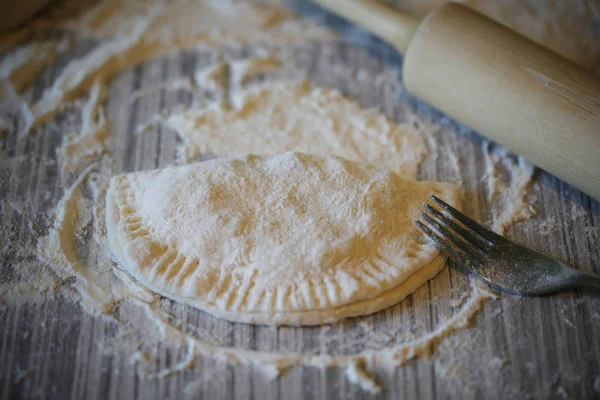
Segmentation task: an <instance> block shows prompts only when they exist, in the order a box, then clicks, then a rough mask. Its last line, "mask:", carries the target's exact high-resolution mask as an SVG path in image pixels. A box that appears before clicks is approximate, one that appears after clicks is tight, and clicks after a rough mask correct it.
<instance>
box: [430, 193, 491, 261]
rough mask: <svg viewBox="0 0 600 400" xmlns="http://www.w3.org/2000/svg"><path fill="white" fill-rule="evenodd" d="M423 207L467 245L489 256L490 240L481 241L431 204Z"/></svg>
mask: <svg viewBox="0 0 600 400" xmlns="http://www.w3.org/2000/svg"><path fill="white" fill-rule="evenodd" d="M423 207H425V209H426V210H427V211H429V213H430V214H432V215H433V216H434V217H435V218H436V219H437V220H438V221H440V222H441V223H442V224H446V225H447V226H449V227H450V228H451V229H452V230H453V231H454V232H456V233H457V234H458V235H459V236H460V237H462V238H463V239H464V240H465V241H466V242H467V243H469V244H470V245H472V246H473V247H475V248H476V249H478V250H481V251H482V252H483V253H484V254H488V252H489V250H490V245H491V243H489V242H490V241H489V240H487V239H483V240H482V239H479V237H478V236H475V235H473V234H472V233H471V232H469V231H467V230H466V229H465V228H463V227H462V226H460V225H458V224H457V223H456V222H454V221H453V220H451V219H450V218H448V217H446V216H445V215H444V214H442V213H441V212H440V211H438V210H437V209H435V208H434V207H433V206H431V205H430V204H427V203H425V204H423Z"/></svg>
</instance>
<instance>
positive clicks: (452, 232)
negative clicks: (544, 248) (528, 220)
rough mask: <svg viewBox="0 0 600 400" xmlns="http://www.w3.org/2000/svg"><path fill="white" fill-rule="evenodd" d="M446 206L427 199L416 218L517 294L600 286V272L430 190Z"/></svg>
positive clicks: (457, 255)
mask: <svg viewBox="0 0 600 400" xmlns="http://www.w3.org/2000/svg"><path fill="white" fill-rule="evenodd" d="M429 198H430V199H431V200H432V201H433V202H434V203H435V204H437V205H438V206H439V207H440V209H441V211H440V210H438V209H436V208H434V207H433V206H431V205H430V204H428V203H425V204H424V207H425V210H426V211H421V218H422V219H423V221H424V222H425V223H423V222H421V221H419V220H415V224H416V225H417V226H418V227H419V229H421V231H423V233H425V234H426V235H427V236H428V237H429V238H430V239H431V240H433V241H434V242H435V243H436V244H437V245H438V246H440V247H442V248H443V249H444V250H446V251H447V252H448V254H449V256H450V257H452V258H453V259H454V260H455V261H456V262H457V266H458V267H463V268H464V269H465V270H466V271H467V272H470V273H472V274H474V275H475V276H476V277H478V278H479V279H481V280H483V281H484V282H486V283H487V284H489V285H490V286H492V287H495V288H498V289H500V290H504V291H506V292H509V293H513V294H522V295H541V294H547V293H553V292H557V291H560V290H564V289H572V288H576V287H592V288H596V289H600V276H598V275H594V274H589V273H586V272H582V271H579V270H576V269H573V268H571V267H569V266H568V265H566V264H565V263H563V262H562V261H559V260H556V259H554V258H552V257H550V256H547V255H545V254H542V253H540V252H537V251H535V250H531V249H528V248H527V247H524V246H521V245H520V244H517V243H515V242H513V241H511V240H508V239H506V238H505V237H503V236H500V235H498V234H496V233H494V232H492V231H490V230H488V229H486V228H484V227H483V226H481V225H480V224H478V223H477V222H475V221H473V220H472V219H470V218H468V217H467V216H465V215H464V214H462V213H461V212H459V211H458V210H456V209H455V208H454V207H452V206H451V205H449V204H448V203H446V202H444V201H442V200H441V199H439V198H437V197H436V196H434V195H432V194H430V195H429Z"/></svg>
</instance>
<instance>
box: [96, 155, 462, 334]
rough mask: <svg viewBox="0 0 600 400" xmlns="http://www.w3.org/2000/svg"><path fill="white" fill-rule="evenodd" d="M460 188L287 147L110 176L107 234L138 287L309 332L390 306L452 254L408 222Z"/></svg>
mask: <svg viewBox="0 0 600 400" xmlns="http://www.w3.org/2000/svg"><path fill="white" fill-rule="evenodd" d="M428 193H434V194H436V195H437V196H439V197H441V198H443V199H446V200H447V201H450V202H456V195H457V190H456V187H455V186H454V185H451V184H445V183H435V182H417V181H411V180H404V179H402V178H400V177H398V176H397V175H396V174H394V173H393V172H389V171H387V170H382V169H378V168H374V167H371V166H367V165H362V164H358V163H354V162H350V161H347V160H345V159H342V158H337V157H319V156H314V155H308V154H303V153H294V152H288V153H284V154H281V155H276V156H256V155H249V156H246V157H242V158H228V159H215V160H211V161H205V162H201V163H197V164H190V165H185V166H178V167H168V168H165V169H161V170H154V171H144V172H135V173H131V174H125V175H118V176H115V177H113V178H112V180H111V182H110V187H109V190H108V193H107V230H108V238H109V242H110V246H111V249H112V251H113V253H114V254H115V256H116V258H117V260H118V261H119V263H120V264H121V265H122V266H123V267H124V268H125V269H126V270H127V271H128V272H129V273H130V274H131V275H132V276H133V277H135V278H136V279H137V280H138V281H139V282H140V283H141V284H143V285H145V286H147V287H148V288H150V289H152V290H154V291H155V292H157V293H159V294H161V295H163V296H166V297H168V298H171V299H174V300H177V301H180V302H183V303H187V304H189V305H192V306H194V307H197V308H199V309H201V310H204V311H206V312H208V313H211V314H213V315H215V316H217V317H221V318H225V319H227V320H230V321H238V322H246V323H256V324H268V325H313V324H321V323H332V322H335V321H339V320H341V319H343V318H347V317H351V316H358V315H365V314H369V313H373V312H376V311H379V310H382V309H384V308H387V307H389V306H390V305H393V304H395V303H397V302H398V301H400V300H402V299H403V298H404V297H406V296H407V295H408V294H410V293H412V292H413V291H414V290H416V289H417V288H418V287H419V286H421V285H422V284H423V283H425V282H426V281H427V280H428V279H430V278H432V277H433V276H434V275H435V274H437V273H438V272H439V271H440V269H441V268H442V267H443V265H444V261H445V260H444V258H443V257H442V256H441V255H440V254H439V252H438V251H437V250H436V248H435V247H433V246H431V245H428V244H426V243H423V242H422V241H420V240H419V237H418V235H417V234H416V233H415V231H414V229H415V228H414V226H413V224H412V219H413V218H414V217H415V216H416V213H417V212H418V209H419V207H420V206H421V205H422V203H423V202H424V201H425V200H426V199H427V194H428Z"/></svg>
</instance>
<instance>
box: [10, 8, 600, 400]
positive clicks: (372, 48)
mask: <svg viewBox="0 0 600 400" xmlns="http://www.w3.org/2000/svg"><path fill="white" fill-rule="evenodd" d="M313 11H314V10H313V9H311V10H308V11H307V12H309V13H310V14H312V15H313V16H315V14H314V12H313ZM327 22H328V23H330V24H331V25H332V26H333V25H335V26H336V27H339V28H340V29H341V30H342V31H343V32H345V33H344V34H343V37H352V38H353V40H354V41H355V42H360V43H361V44H362V45H361V46H357V45H349V44H346V43H344V42H343V41H338V42H334V43H304V44H301V45H296V46H294V48H293V54H294V62H295V64H296V67H297V68H298V69H300V70H303V71H306V72H307V75H308V76H309V78H310V80H311V82H312V84H313V85H315V86H326V87H336V88H339V89H340V90H342V91H343V92H344V93H346V94H347V95H348V96H350V97H352V98H354V99H356V100H357V101H358V102H359V103H360V104H362V105H363V106H364V107H379V109H380V110H381V111H382V112H383V113H384V114H386V115H387V116H389V117H390V118H392V119H394V120H397V121H399V122H401V121H404V120H405V119H406V112H407V110H412V111H415V112H417V113H418V114H419V115H420V116H421V117H422V118H423V119H425V120H430V121H432V122H433V123H435V124H438V125H439V126H441V127H442V129H439V130H437V131H436V132H434V133H433V140H434V141H435V142H436V143H437V145H436V146H437V151H432V154H430V156H429V157H428V158H427V159H426V161H425V162H424V163H423V164H422V167H421V172H420V176H421V178H422V179H436V180H445V181H452V182H462V183H463V186H464V187H465V189H466V190H467V202H466V204H465V205H466V210H467V212H468V213H469V214H471V215H473V216H475V217H476V218H478V219H479V220H482V221H487V220H489V219H490V215H491V214H490V213H491V209H490V205H489V204H488V202H487V200H486V199H487V195H486V191H487V190H488V187H487V184H486V177H485V171H486V167H485V162H486V159H485V154H484V151H485V146H484V145H483V143H484V142H483V139H482V138H481V137H480V136H479V135H477V134H476V133H474V132H471V131H470V130H468V129H467V128H465V127H463V126H460V125H459V124H456V123H454V122H452V121H450V120H449V119H448V118H446V117H444V116H443V115H441V114H439V113H438V112H436V111H434V110H432V109H430V108H429V107H428V106H427V105H425V104H422V103H420V102H419V101H417V100H415V99H414V98H412V97H411V96H410V95H408V94H407V93H405V92H404V91H403V89H402V84H401V82H399V76H400V75H399V73H398V72H399V71H400V69H401V57H399V56H397V55H395V54H394V52H393V51H392V50H391V49H390V48H389V47H387V46H385V45H384V44H382V43H380V42H378V41H376V40H373V39H372V38H370V37H369V36H367V35H365V34H363V33H360V32H359V31H356V30H345V31H344V29H345V28H344V24H340V23H339V21H337V20H336V19H335V18H331V17H328V18H327ZM365 45H366V47H365ZM85 46H89V44H85V43H83V44H80V45H78V46H75V48H74V49H73V50H72V51H71V54H72V56H75V55H80V54H81V52H82V51H85ZM222 51H223V52H226V53H227V54H229V57H231V58H232V59H235V58H244V57H245V56H246V55H247V54H248V53H252V49H251V48H250V49H233V50H232V49H224V50H222ZM210 58H211V56H210V54H209V52H207V51H200V50H193V51H191V50H188V51H185V52H181V53H180V54H176V55H169V56H165V57H161V58H158V59H156V60H153V61H150V62H147V63H145V64H143V65H141V66H137V67H134V68H131V69H129V70H127V71H124V72H123V73H121V74H119V75H118V76H117V77H116V78H115V80H114V81H113V82H112V83H111V86H110V94H109V100H108V116H109V118H111V124H112V131H111V134H112V136H111V139H110V143H111V144H110V147H111V148H112V156H113V166H114V168H113V172H114V173H118V172H122V171H133V170H141V169H148V168H155V167H160V166H164V165H167V164H169V163H170V162H172V161H173V159H174V151H173V150H174V148H175V147H176V145H177V139H176V135H174V134H173V132H170V131H169V130H167V129H166V128H161V127H153V128H151V129H149V130H148V131H147V132H145V133H144V134H143V135H142V136H136V135H134V133H133V128H134V127H135V126H136V124H140V123H143V122H145V121H148V120H149V118H151V117H152V115H154V114H155V113H156V112H157V111H159V110H161V109H164V108H166V107H173V106H175V105H178V104H183V105H185V104H189V102H190V98H189V96H188V95H186V94H185V93H184V92H181V91H178V90H175V91H157V92H154V93H153V94H150V95H148V96H145V97H143V98H140V99H139V100H137V101H135V102H119V101H117V100H115V99H116V98H121V99H127V98H128V94H130V93H132V92H134V91H136V90H139V89H141V88H146V87H152V86H153V85H154V86H155V84H156V81H157V80H159V81H160V80H168V79H170V78H174V77H177V76H182V75H186V74H189V73H190V72H191V71H194V70H195V69H197V68H199V67H200V66H201V65H203V63H207V62H208V60H210ZM365 74H366V75H365ZM55 76H56V71H54V70H53V69H49V70H47V71H45V72H44V73H43V74H42V77H41V78H40V79H39V80H38V83H37V84H36V85H37V87H36V89H35V92H37V93H38V94H39V93H40V92H41V90H42V89H43V88H44V87H47V86H49V85H50V83H51V82H52V80H53V79H54V77H55ZM360 76H363V77H364V76H367V77H372V78H373V79H370V78H369V79H359V78H358V77H360ZM357 82H359V84H357ZM117 94H118V95H117ZM490 112H493V110H490ZM118 115H128V116H129V120H127V121H122V120H118V118H117V116H118ZM63 134H64V132H63V131H62V130H61V124H60V121H59V122H57V123H55V124H49V125H48V126H47V127H46V128H44V129H42V130H41V131H40V132H38V133H37V134H36V135H30V136H25V137H24V138H17V134H16V132H8V133H7V134H6V135H5V136H3V137H0V145H1V148H2V149H3V150H2V154H1V155H0V159H1V162H2V171H0V174H1V175H0V182H1V184H2V185H3V186H2V187H1V189H0V200H1V201H2V202H3V208H2V214H1V215H0V227H1V228H2V234H3V238H2V242H0V243H2V247H1V249H2V250H1V251H2V269H1V270H0V283H7V282H8V283H9V282H10V280H11V279H12V278H11V277H12V275H13V272H11V271H13V270H14V269H15V268H19V267H20V266H22V265H25V264H26V263H29V262H32V259H30V258H27V257H21V256H19V253H18V252H17V251H15V248H16V247H17V246H35V243H36V241H37V239H38V238H39V235H40V234H42V233H44V232H45V231H46V230H47V227H44V222H43V221H44V220H45V219H44V216H46V215H48V214H49V213H50V212H51V211H52V209H53V207H54V205H55V204H56V201H57V200H58V199H60V197H61V196H62V191H63V188H61V187H59V184H58V175H57V174H58V169H57V167H56V163H52V162H51V161H52V160H53V159H55V158H56V154H55V149H56V148H57V147H58V146H60V143H61V138H62V135H63ZM431 143H433V142H431ZM451 151H452V152H454V153H455V154H456V155H457V157H458V159H459V160H460V162H461V166H462V168H461V169H460V171H456V170H455V169H454V167H453V165H455V164H454V163H453V160H452V154H451ZM599 156H600V155H599ZM535 182H536V184H535V185H534V187H533V189H532V192H533V193H534V194H535V196H536V198H537V199H536V200H535V201H533V204H534V205H535V207H536V209H537V216H536V217H535V218H533V219H532V220H530V221H526V222H524V223H521V224H518V225H516V226H514V227H513V228H512V229H510V230H509V232H508V235H509V236H510V237H511V238H514V239H515V240H517V241H519V242H521V243H523V244H525V245H528V246H530V247H532V248H535V249H537V250H540V251H543V252H547V253H549V254H551V255H553V256H556V257H558V258H560V259H563V260H565V261H566V262H568V263H569V264H571V265H573V266H575V267H577V268H580V269H582V270H585V271H590V272H596V273H600V203H599V202H597V201H594V200H592V199H591V198H589V197H588V196H586V195H584V194H582V193H580V192H578V191H577V190H575V189H573V188H572V187H570V186H569V185H567V184H565V183H563V182H561V181H558V180H557V179H555V178H553V177H552V176H549V175H548V174H546V173H543V172H541V171H539V172H538V173H537V174H536V176H535ZM44 192H48V193H50V194H51V196H50V197H44V196H41V193H44ZM19 205H21V206H19ZM32 226H33V228H32ZM96 245H97V244H96ZM109 267H110V266H107V268H109ZM468 292H469V278H468V277H465V276H464V275H463V274H462V273H460V272H458V271H456V270H454V269H452V268H449V267H445V269H444V270H443V271H442V272H441V273H440V274H439V275H438V276H436V277H435V278H434V279H433V280H432V281H431V282H429V283H428V284H427V285H425V286H423V287H422V288H421V289H419V290H418V291H417V292H416V293H415V294H414V295H412V296H410V297H409V298H408V299H406V300H405V301H403V302H402V303H401V304H399V305H397V306H395V307H393V308H392V309H390V310H386V311H384V312H381V313H379V314H377V315H375V316H369V317H364V318H358V319H353V320H351V321H347V322H344V323H341V324H338V325H336V326H334V327H332V328H330V329H332V331H331V332H332V333H327V334H325V333H324V332H325V331H324V330H323V329H324V328H310V329H307V328H282V329H275V328H264V327H262V328H256V327H252V326H247V325H240V324H229V323H226V322H222V323H223V324H224V325H223V326H226V328H227V330H226V332H227V334H226V337H225V338H222V339H223V340H224V341H225V343H226V344H227V345H229V346H233V347H238V346H241V347H246V348H256V349H273V350H282V351H297V352H302V351H304V352H306V351H315V352H322V353H327V352H342V353H343V352H349V353H351V352H352V351H354V350H355V349H361V348H365V347H368V346H367V345H370V344H369V343H357V344H355V345H354V347H352V346H350V345H347V346H345V347H342V346H336V345H331V346H330V345H328V344H327V343H324V341H323V340H324V339H323V338H324V337H327V340H328V341H329V342H331V340H332V337H333V338H337V339H338V340H340V341H344V340H346V339H347V338H349V337H354V338H358V339H361V338H363V339H364V340H365V341H366V340H369V339H367V336H368V335H366V334H363V333H361V332H362V331H361V329H364V327H365V326H367V327H368V329H371V330H373V331H375V332H377V331H378V330H380V331H381V332H384V331H385V330H386V329H388V325H389V324H390V323H391V322H393V321H394V320H396V321H397V320H398V318H400V320H402V321H403V318H409V319H408V320H409V321H415V320H416V321H420V322H422V323H423V324H424V326H425V327H426V329H427V330H431V329H433V328H434V327H435V326H437V324H438V323H439V320H440V318H441V317H442V316H447V315H451V314H452V312H453V311H452V307H450V306H449V304H450V303H451V300H452V299H455V300H456V299H460V297H461V295H462V294H463V293H467V294H468ZM185 313H187V316H186V318H188V319H190V318H199V319H198V321H199V322H198V323H199V324H202V323H203V321H207V320H209V319H210V318H211V317H208V316H206V315H204V314H203V313H201V312H199V311H197V310H191V309H190V310H185ZM198 315H200V316H201V317H198ZM407 315H409V317H407ZM112 331H113V327H112V325H111V323H109V322H106V321H104V320H101V319H98V318H94V317H92V316H90V315H88V314H86V313H85V312H84V311H82V310H81V309H80V308H79V307H78V306H77V305H75V304H72V303H70V302H67V301H47V302H42V304H40V305H37V306H15V305H11V304H10V302H8V303H7V305H3V306H0V399H17V398H35V399H37V398H40V399H67V398H69V399H80V398H85V399H105V398H106V399H166V398H173V399H175V398H185V397H189V398H207V399H216V398H226V399H228V398H258V399H263V398H268V399H271V398H272V399H279V398H281V399H288V398H298V399H300V398H325V397H326V398H370V397H374V398H393V399H413V398H422V399H430V398H440V399H446V398H448V399H461V398H491V399H495V398H498V399H500V398H544V399H545V398H558V399H561V398H565V399H567V398H578V399H579V398H581V399H583V398H588V399H592V398H599V397H600V297H599V296H598V295H597V294H594V293H591V292H577V291H575V292H571V293H563V294H558V295H553V296H547V297H540V298H522V297H518V296H510V295H504V296H500V297H499V298H498V299H496V300H490V301H488V302H486V303H485V305H484V306H483V309H482V310H481V311H480V312H479V313H478V314H477V315H476V316H475V317H474V318H473V321H472V325H471V327H470V328H469V329H467V330H464V331H461V332H458V333H456V334H454V335H452V336H451V337H449V338H447V339H443V340H442V341H441V342H440V343H439V344H438V345H437V346H434V347H432V354H431V355H430V356H429V357H423V358H418V359H416V360H413V361H411V362H408V363H407V364H405V365H403V366H401V367H398V368H397V369H395V370H390V369H384V368H381V369H377V370H376V371H374V372H375V377H376V379H377V380H378V381H379V382H380V384H381V385H382V386H383V387H384V391H382V392H381V393H379V394H377V395H374V394H370V393H366V392H364V391H362V390H361V389H360V388H359V387H358V386H357V385H354V384H352V383H350V382H348V380H347V379H346V378H345V376H344V371H343V370H341V369H337V368H331V369H317V368H310V367H297V368H294V369H292V370H290V371H289V372H288V373H287V374H286V375H284V376H283V377H281V378H279V379H277V380H274V381H269V380H268V379H267V378H265V377H264V375H263V374H261V373H260V371H257V370H256V369H254V368H251V367H248V366H244V365H235V366H234V365H231V364H228V363H224V362H220V361H215V360H214V359H211V358H202V359H199V360H198V362H197V363H196V365H195V367H194V368H193V369H190V370H185V371H181V372H176V373H174V374H173V375H171V376H168V377H165V378H155V379H145V378H143V377H141V376H138V375H137V374H136V369H135V368H134V366H132V364H131V363H130V359H129V356H128V355H126V354H122V355H121V354H114V353H113V354H105V352H103V351H102V346H101V344H102V343H103V342H104V341H108V340H110V337H111V332H112ZM336 335H337V336H336ZM359 341H360V340H359ZM329 342H328V343H329ZM176 362H177V360H176V359H175V357H174V356H173V354H172V353H170V352H169V351H167V350H165V351H160V352H159V357H158V359H157V360H156V364H157V367H161V368H165V367H168V366H169V365H173V364H174V363H176Z"/></svg>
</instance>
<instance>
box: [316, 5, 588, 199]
mask: <svg viewBox="0 0 600 400" xmlns="http://www.w3.org/2000/svg"><path fill="white" fill-rule="evenodd" d="M315 2H317V3H319V4H321V5H322V6H324V7H325V8H327V9H329V10H330V11H332V12H334V13H336V14H338V15H340V16H342V17H345V18H346V19H348V20H350V21H352V22H354V23H356V24H358V25H360V26H361V27H363V28H365V29H366V30H368V31H370V32H372V33H373V34H375V35H376V36H378V37H379V38H381V39H383V40H384V41H386V42H388V43H389V44H390V45H392V46H394V47H395V48H396V49H398V50H399V51H400V52H401V53H403V54H404V66H403V79H404V85H405V86H406V88H407V89H408V91H409V92H411V93H413V94H414V95H415V96H417V97H419V98H421V99H422V100H424V101H426V102H428V103H429V104H431V105H433V106H434V107H436V108H438V109H439V110H441V111H443V112H444V113H446V114H447V115H449V116H451V117H452V118H454V119H456V120H458V121H460V122H462V123H464V124H466V125H468V126H470V127H471V128H473V129H475V130H477V131H479V132H480V133H482V134H483V135H485V136H487V137H489V138H490V139H492V140H494V141H495V142H497V143H500V144H501V145H503V146H505V147H507V148H508V149H510V150H511V151H513V152H515V153H517V154H520V155H522V156H524V157H525V158H526V159H528V160H529V161H531V162H533V163H534V164H535V165H537V166H539V167H541V168H542V169H544V170H546V171H548V172H550V173H552V174H554V175H555V176H557V177H559V178H561V179H563V180H564V181H566V182H568V183H570V184H571V185H573V186H575V187H576V188H578V189H580V190H581V191H583V192H585V193H587V194H589V195H590V196H592V197H593V198H595V199H596V200H600V81H599V80H598V78H597V77H595V76H594V75H592V74H591V73H589V72H588V71H586V70H585V69H583V68H582V67H580V66H578V65H577V64H575V63H573V62H571V61H569V60H567V59H565V58H563V57H562V56H560V55H558V54H556V53H554V52H552V51H551V50H548V49H546V48H545V47H543V46H541V45H539V44H537V43H535V42H533V41H531V40H529V39H527V38H525V37H523V36H521V35H519V34H517V33H515V32H513V31H511V30H510V29H508V28H506V27H504V26H503V25H500V24H499V23H497V22H495V21H493V20H491V19H488V18H487V17H485V16H483V15H481V14H479V13H477V12H475V11H473V10H471V9H469V8H467V7H464V6H462V5H459V4H456V3H449V4H446V5H444V6H442V7H441V8H439V9H437V10H436V11H434V12H432V13H431V14H429V15H428V16H427V17H426V18H425V19H423V21H419V20H418V19H416V18H414V17H411V16H407V15H404V14H402V13H399V12H398V11H396V10H394V9H392V8H389V7H387V6H384V5H382V4H380V3H377V2H375V1H369V0H315Z"/></svg>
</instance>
